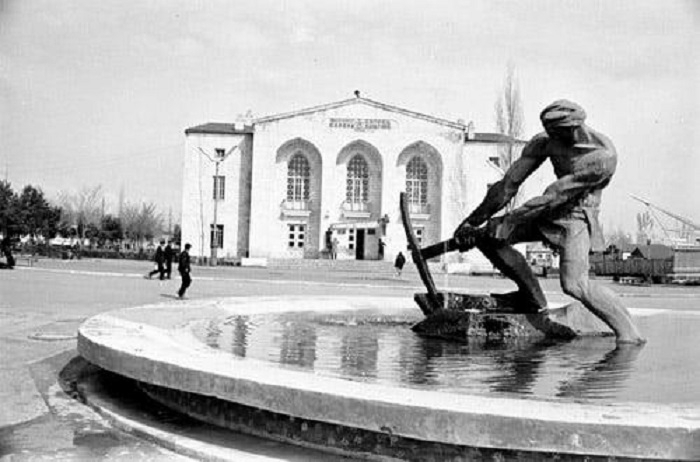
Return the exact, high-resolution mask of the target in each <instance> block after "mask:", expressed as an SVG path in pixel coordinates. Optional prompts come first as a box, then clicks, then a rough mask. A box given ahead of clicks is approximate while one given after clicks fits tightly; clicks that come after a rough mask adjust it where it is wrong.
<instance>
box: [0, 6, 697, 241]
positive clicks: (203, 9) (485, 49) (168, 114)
mask: <svg viewBox="0 0 700 462" xmlns="http://www.w3.org/2000/svg"><path fill="white" fill-rule="evenodd" d="M699 25H700V2H695V1H691V0H688V1H680V0H679V1H661V0H659V1H642V0H629V1H607V2H605V1H582V0H575V1H561V0H552V1H522V0H521V1H515V0H513V1H493V0H489V1H466V0H454V1H447V0H446V1H439V0H438V1H432V2H426V1H413V0H411V1H406V0H404V1H376V0H352V1H330V0H317V1H300V0H295V1H269V0H250V1H248V0H243V1H241V0H238V1H235V2H231V1H206V2H204V1H192V0H188V1H173V0H167V1H148V2H144V1H133V0H119V1H105V0H101V1H99V2H96V1H89V0H73V1H71V0H61V1H55V0H46V1H45V0H41V1H34V0H15V1H12V0H0V168H1V169H2V170H1V172H2V177H3V178H5V176H7V179H8V180H9V181H10V182H11V183H12V185H13V187H14V188H15V189H16V190H19V189H21V187H22V186H24V185H25V184H33V185H37V186H40V187H42V188H43V189H44V191H45V192H46V193H47V195H48V196H49V197H50V198H53V197H55V195H56V193H57V192H58V191H59V190H65V191H76V190H78V189H80V188H81V187H83V186H95V185H102V186H103V187H104V189H105V191H106V192H107V193H108V197H109V198H110V200H111V201H112V202H113V204H116V198H117V196H118V194H119V190H120V188H123V189H124V192H125V195H126V198H127V200H131V201H135V202H136V201H142V200H143V201H152V202H155V203H156V204H158V205H159V206H160V208H161V210H162V211H164V213H165V214H166V215H167V211H168V210H169V209H172V210H173V214H174V215H175V221H177V220H178V218H179V211H180V207H181V205H180V201H181V199H180V194H181V185H180V183H181V178H182V167H181V164H182V158H183V155H184V133H183V131H184V129H185V128H187V127H190V126H193V125H197V124H200V123H205V122H209V121H219V122H232V121H233V120H234V119H235V118H236V116H237V115H238V114H239V113H244V112H246V111H247V110H248V109H250V110H252V111H253V113H254V115H255V116H264V115H270V114H275V113H278V112H287V111H291V110H295V109H300V108H304V107H308V106H313V105H318V104H324V103H328V102H333V101H338V100H342V99H346V98H349V97H351V96H352V92H353V90H356V89H359V90H361V91H362V95H363V96H365V97H367V98H370V99H374V100H377V101H380V102H384V103H388V104H393V105H397V106H400V107H403V108H406V109H410V110H414V111H418V112H424V113H428V114H431V115H435V116H438V117H443V118H447V119H452V120H456V119H459V118H461V119H464V120H466V121H470V120H471V121H473V122H474V124H475V125H476V129H477V131H493V130H494V128H495V127H494V126H495V124H494V120H495V118H494V109H493V106H494V101H495V99H496V95H497V93H498V90H499V87H500V86H501V84H502V81H503V78H504V75H505V71H506V67H507V65H508V63H509V62H511V63H512V64H513V65H514V66H515V71H516V77H517V78H518V81H519V84H520V90H521V92H522V97H523V103H524V109H525V118H526V135H527V137H529V136H532V135H534V134H535V133H537V132H538V131H540V130H541V128H540V126H539V123H538V119H537V115H538V113H539V111H540V110H541V109H542V108H543V107H544V106H545V105H546V104H548V103H550V102H551V101H552V100H555V99H559V98H568V99H572V100H574V101H577V102H578V103H580V104H581V105H582V106H583V107H584V108H585V109H586V111H587V112H588V114H589V118H588V121H587V122H588V124H589V125H590V126H591V127H593V128H595V129H597V130H599V131H601V132H603V133H605V134H607V135H609V136H610V137H611V138H612V140H613V142H614V143H615V144H616V145H617V148H618V152H619V155H620V163H619V168H618V173H617V175H616V177H615V179H614V180H613V183H612V185H611V186H610V187H609V188H608V191H607V192H606V194H605V196H604V204H603V223H604V224H605V225H606V227H607V229H608V230H609V229H611V228H614V227H623V228H627V229H628V230H630V231H632V230H634V228H635V224H634V218H635V214H636V213H637V212H638V211H642V210H643V208H642V206H641V204H638V203H636V202H634V201H632V200H631V199H630V198H629V196H628V193H634V194H637V195H640V196H643V197H645V198H648V199H649V200H651V201H652V202H654V203H656V204H658V205H660V206H663V207H666V208H669V209H671V210H673V211H675V212H676V213H679V214H681V215H685V216H688V217H690V218H692V219H694V220H695V221H696V222H700V207H699V204H700V161H699V160H698V157H699V156H700V148H699V146H700V135H699V134H698V130H699V129H700V123H699V120H700V119H699V115H700V114H699V112H700V110H699V109H698V108H699V106H700V104H699V103H700V96H699V93H698V83H697V82H698V81H699V77H700V75H699V72H698V67H699V64H698V61H699V60H698V58H699V56H698V53H697V42H698V32H697V31H698V26H699Z"/></svg>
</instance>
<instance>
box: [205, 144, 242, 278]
mask: <svg viewBox="0 0 700 462" xmlns="http://www.w3.org/2000/svg"><path fill="white" fill-rule="evenodd" d="M197 149H199V152H201V153H202V154H204V157H206V158H207V159H209V161H210V162H213V163H214V186H217V181H219V180H218V178H219V164H221V162H223V161H224V160H226V158H227V157H228V156H230V155H231V154H233V151H235V150H236V149H238V145H235V146H233V147H231V149H229V150H228V152H227V153H226V154H224V155H223V156H221V157H219V156H216V155H215V156H214V157H213V158H212V157H211V156H210V155H209V154H207V153H206V152H204V149H202V148H201V146H200V147H198V148H197ZM217 189H218V188H214V220H213V221H214V223H213V224H212V228H213V230H212V233H211V239H210V240H211V242H210V246H211V256H210V257H209V265H210V266H216V265H217V255H216V252H217V248H218V247H217V245H216V244H217V242H216V241H217V240H218V239H216V237H217V236H218V235H219V233H218V231H219V229H218V223H217V211H218V208H219V192H218V190H217ZM202 226H204V223H202Z"/></svg>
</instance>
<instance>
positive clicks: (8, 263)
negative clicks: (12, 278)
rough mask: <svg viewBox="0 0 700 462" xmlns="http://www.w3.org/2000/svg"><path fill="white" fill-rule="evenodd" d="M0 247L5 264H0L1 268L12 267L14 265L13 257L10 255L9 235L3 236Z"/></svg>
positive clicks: (10, 241) (10, 243)
mask: <svg viewBox="0 0 700 462" xmlns="http://www.w3.org/2000/svg"><path fill="white" fill-rule="evenodd" d="M0 248H1V249H2V254H3V255H4V257H5V264H4V265H2V266H0V267H1V268H8V269H12V268H14V267H15V258H14V257H13V256H12V240H11V239H10V236H5V237H4V238H3V239H2V241H1V242H0Z"/></svg>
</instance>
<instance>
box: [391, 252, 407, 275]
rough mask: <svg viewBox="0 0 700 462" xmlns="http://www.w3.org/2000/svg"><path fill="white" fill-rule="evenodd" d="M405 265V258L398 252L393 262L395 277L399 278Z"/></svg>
mask: <svg viewBox="0 0 700 462" xmlns="http://www.w3.org/2000/svg"><path fill="white" fill-rule="evenodd" d="M405 264H406V257H404V255H403V252H401V251H399V254H398V255H396V259H395V260H394V269H395V270H396V277H397V278H400V277H401V272H402V271H403V265H405Z"/></svg>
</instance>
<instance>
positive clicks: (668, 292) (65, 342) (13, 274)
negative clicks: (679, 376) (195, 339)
mask: <svg viewBox="0 0 700 462" xmlns="http://www.w3.org/2000/svg"><path fill="white" fill-rule="evenodd" d="M150 269H151V264H150V263H148V262H132V261H102V260H80V261H75V260H73V261H57V260H40V261H39V262H38V264H36V265H35V266H34V267H31V268H30V267H22V266H20V267H17V268H16V269H15V270H13V271H9V270H3V271H0V357H1V358H2V362H1V363H0V460H1V461H14V460H56V459H60V460H177V459H178V457H179V456H177V455H175V454H172V453H169V452H167V451H165V450H164V449H161V448H159V447H157V446H154V445H152V444H149V443H146V442H144V441H142V440H139V439H137V438H135V437H133V436H130V435H128V434H125V433H122V432H119V431H117V430H114V429H113V428H111V427H110V426H109V424H107V423H106V422H105V421H104V420H102V419H101V418H100V417H99V416H97V415H96V414H94V413H93V412H92V411H90V410H89V409H88V408H87V407H86V406H83V405H81V404H80V403H79V402H77V401H76V400H75V399H73V398H71V396H70V392H71V390H70V389H69V388H67V387H66V386H65V384H66V383H69V382H70V380H69V378H66V377H63V378H62V380H59V378H58V375H59V373H60V372H63V373H64V374H67V372H66V368H65V366H66V364H68V362H69V361H70V360H71V358H73V357H74V356H75V333H76V329H77V327H78V326H79V325H80V323H81V322H82V321H83V320H85V319H87V318H88V317H90V316H92V315H94V314H97V313H101V312H104V311H109V310H112V309H116V308H123V307H128V306H134V305H141V304H148V303H157V302H159V301H166V300H167V299H170V298H173V297H174V294H175V292H176V290H177V288H178V286H179V280H171V281H162V282H161V281H157V280H145V279H143V274H145V273H146V272H147V271H148V270H150ZM194 279H195V280H194V283H193V285H192V287H191V289H190V291H189V292H188V297H190V298H193V299H194V298H207V297H221V296H242V295H285V294H289V295H303V294H307V295H313V294H329V293H332V294H336V295H354V294H362V295H374V296H378V297H379V296H398V295H405V294H412V293H414V292H416V291H419V290H421V284H420V281H419V279H418V277H417V275H416V274H415V272H412V271H410V270H409V271H408V272H407V273H405V274H404V276H403V277H402V278H401V279H396V278H393V277H392V276H391V275H390V273H389V272H385V273H381V274H367V273H366V272H359V271H328V270H316V271H312V270H304V271H298V270H268V269H264V268H241V267H236V268H215V269H214V268H206V267H195V268H194ZM435 279H436V283H437V285H438V286H440V287H442V288H448V289H455V290H462V291H465V290H466V291H470V292H487V291H489V290H492V291H506V290H510V289H512V288H513V286H512V284H511V283H510V282H509V281H507V280H504V279H502V278H498V277H496V278H493V277H466V276H461V275H435ZM542 282H543V286H544V289H545V292H546V293H547V295H548V298H549V299H550V301H552V302H561V301H563V300H564V299H565V297H564V296H563V295H562V294H561V293H560V291H559V287H558V281H557V280H556V279H547V280H543V281H542ZM601 283H604V284H610V285H611V286H612V287H613V288H614V290H616V291H617V292H618V293H620V295H622V296H623V297H624V299H625V301H626V303H627V304H628V306H630V307H634V308H668V307H673V309H674V310H700V288H685V287H662V286H652V287H633V286H619V285H614V284H612V283H610V282H609V281H601ZM61 385H63V388H62V386H61ZM245 445H248V447H249V446H251V443H250V441H248V442H247V443H245ZM252 446H254V444H253V445H252ZM273 452H274V451H273ZM283 452H284V451H283ZM270 454H271V453H270V452H268V453H264V454H257V455H256V458H258V459H260V458H262V459H260V460H288V459H286V458H285V457H284V456H281V458H280V456H279V451H277V452H275V453H274V454H276V455H274V456H272V455H270ZM251 457H252V456H251Z"/></svg>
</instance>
